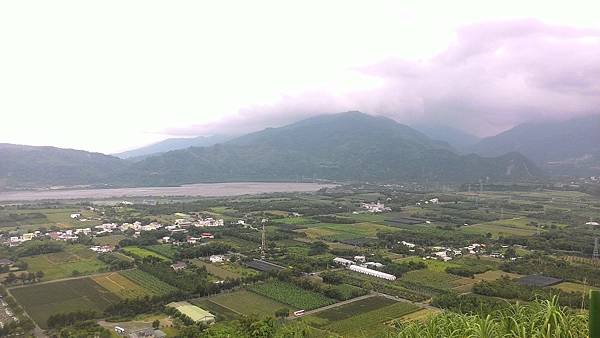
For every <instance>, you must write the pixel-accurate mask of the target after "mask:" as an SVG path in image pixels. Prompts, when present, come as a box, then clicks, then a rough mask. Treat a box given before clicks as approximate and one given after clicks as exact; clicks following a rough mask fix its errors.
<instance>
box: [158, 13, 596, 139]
mask: <svg viewBox="0 0 600 338" xmlns="http://www.w3.org/2000/svg"><path fill="white" fill-rule="evenodd" d="M390 43H400V44H401V43H407V42H406V41H390ZM599 56H600V30H596V29H585V28H574V27H567V26H559V25H551V24H546V23H543V22H541V21H537V20H533V19H522V20H509V21H493V22H481V23H477V24H472V25H468V26H464V27H462V28H460V29H459V30H458V31H457V34H456V38H455V39H454V41H453V42H452V43H451V44H450V45H449V46H448V47H447V48H446V49H445V50H443V51H442V52H441V53H438V54H436V55H434V56H433V57H431V58H429V59H424V60H419V61H411V60H405V59H403V58H401V57H394V58H387V59H386V60H382V61H381V62H379V63H375V64H371V65H367V66H364V67H358V68H356V69H353V72H354V75H355V76H356V79H357V81H361V80H364V81H368V82H369V84H370V85H367V86H365V87H363V88H361V89H360V90H350V91H347V92H343V93H339V92H335V91H334V90H333V88H331V89H332V90H328V89H329V88H327V86H320V87H316V88H314V89H310V90H306V91H304V92H302V93H298V94H296V95H286V96H282V97H281V98H280V99H279V100H278V101H276V102H274V103H272V104H263V105H255V106H250V107H246V108H243V109H240V110H239V111H238V112H237V113H236V114H231V115H225V116H221V117H218V118H217V119H215V120H213V121H212V122H208V123H203V124H198V125H193V126H190V127H186V128H179V129H177V128H170V129H168V130H167V132H168V133H171V134H187V135H197V134H204V133H210V132H214V131H215V130H224V129H225V130H231V131H232V132H234V133H241V132H248V131H254V130H259V129H261V128H264V127H269V126H280V125H283V124H286V123H289V122H291V121H295V120H299V119H302V118H305V117H307V116H312V115H317V114H322V113H335V112H339V111H346V110H360V111H363V112H366V113H370V114H377V115H384V116H387V117H391V118H393V119H395V120H397V121H399V122H402V123H427V122H431V123H436V124H440V123H442V124H447V125H449V126H452V127H457V128H460V129H463V130H468V131H470V132H471V133H473V134H476V135H479V136H489V135H492V134H495V133H498V132H500V131H502V130H505V129H508V128H510V127H512V126H514V125H517V124H519V123H523V122H528V121H536V120H556V119H567V118H572V117H575V116H583V115H589V114H592V113H597V111H598V106H599V105H600V57H599Z"/></svg>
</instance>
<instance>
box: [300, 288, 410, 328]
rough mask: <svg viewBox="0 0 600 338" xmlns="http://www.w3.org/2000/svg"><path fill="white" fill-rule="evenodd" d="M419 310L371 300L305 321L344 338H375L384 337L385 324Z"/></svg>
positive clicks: (321, 313) (398, 303)
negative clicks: (376, 337) (377, 337)
mask: <svg viewBox="0 0 600 338" xmlns="http://www.w3.org/2000/svg"><path fill="white" fill-rule="evenodd" d="M418 309H419V307H417V306H415V305H412V304H410V303H401V302H396V301H393V300H390V299H387V298H383V297H371V298H367V299H363V300H360V301H356V302H352V303H350V304H345V305H342V306H339V307H337V308H333V309H329V310H326V311H323V312H320V313H317V314H314V315H311V316H308V317H306V318H305V320H306V321H307V322H308V323H309V324H310V325H313V326H315V327H317V328H319V329H322V330H326V331H331V332H334V333H336V334H339V335H342V336H343V337H375V336H384V335H385V334H386V332H388V331H389V330H390V329H391V328H390V327H388V326H387V325H386V324H387V323H388V322H390V321H392V320H395V319H399V318H402V317H403V316H405V315H408V314H410V313H413V312H415V311H417V310H418Z"/></svg>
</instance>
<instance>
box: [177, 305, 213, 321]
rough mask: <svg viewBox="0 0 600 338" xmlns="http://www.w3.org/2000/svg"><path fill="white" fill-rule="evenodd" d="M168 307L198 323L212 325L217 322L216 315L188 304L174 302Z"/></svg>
mask: <svg viewBox="0 0 600 338" xmlns="http://www.w3.org/2000/svg"><path fill="white" fill-rule="evenodd" d="M167 306H168V307H171V308H174V309H175V310H177V311H179V312H180V313H182V314H184V315H186V316H188V317H190V318H191V319H192V320H193V321H194V322H196V323H204V324H210V323H213V322H214V321H215V315H213V314H212V313H210V312H208V311H206V310H204V309H202V308H199V307H197V306H196V305H192V304H190V303H188V302H173V303H169V304H167Z"/></svg>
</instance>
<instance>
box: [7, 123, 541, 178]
mask: <svg viewBox="0 0 600 338" xmlns="http://www.w3.org/2000/svg"><path fill="white" fill-rule="evenodd" d="M0 159H1V161H0V189H2V188H4V189H6V188H23V187H25V188H32V187H48V186H63V185H64V186H67V185H95V186H102V185H116V186H160V185H180V184H187V183H200V182H225V181H229V182H231V181H295V180H297V179H300V178H304V179H306V178H310V179H312V178H316V179H330V180H353V181H368V180H374V181H386V180H389V181H392V180H426V179H428V180H437V181H457V182H463V181H468V180H475V179H480V178H486V177H489V178H490V179H499V180H506V179H519V178H526V177H532V176H539V175H541V174H542V173H541V171H540V170H539V169H538V168H537V167H536V166H535V164H533V163H532V162H530V161H529V160H528V159H527V158H525V157H524V156H523V155H521V154H519V153H515V152H513V153H508V154H503V155H502V156H499V157H493V158H484V157H481V156H478V155H475V154H470V155H459V154H457V153H455V152H454V151H453V150H452V147H450V146H449V145H448V144H447V143H445V142H441V141H435V140H432V139H431V138H429V137H427V136H425V135H424V134H422V133H421V132H418V131H416V130H415V129H413V128H410V127H408V126H405V125H402V124H399V123H397V122H395V121H393V120H391V119H388V118H385V117H374V116H370V115H366V114H362V113H359V112H347V113H340V114H332V115H322V116H317V117H313V118H309V119H306V120H303V121H300V122H297V123H293V124H290V125H288V126H284V127H281V128H267V129H265V130H263V131H260V132H256V133H251V134H248V135H244V136H241V137H238V138H235V139H233V140H230V141H227V142H224V143H218V144H215V145H213V146H208V147H188V148H185V149H179V150H173V151H168V152H164V153H158V154H155V155H153V156H147V157H146V158H143V159H141V160H139V161H129V160H124V159H120V158H117V157H114V156H108V155H103V154H98V153H89V152H85V151H80V150H70V149H60V148H53V147H32V146H19V145H10V144H3V145H1V146H0Z"/></svg>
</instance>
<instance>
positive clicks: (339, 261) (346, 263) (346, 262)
mask: <svg viewBox="0 0 600 338" xmlns="http://www.w3.org/2000/svg"><path fill="white" fill-rule="evenodd" d="M333 262H334V263H335V264H339V265H343V266H346V267H347V266H350V265H353V264H354V262H353V261H351V260H349V259H345V258H341V257H336V258H334V259H333Z"/></svg>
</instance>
